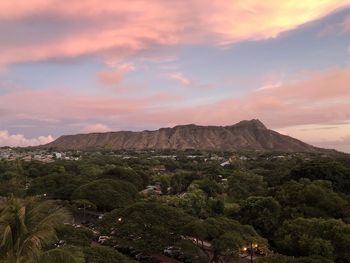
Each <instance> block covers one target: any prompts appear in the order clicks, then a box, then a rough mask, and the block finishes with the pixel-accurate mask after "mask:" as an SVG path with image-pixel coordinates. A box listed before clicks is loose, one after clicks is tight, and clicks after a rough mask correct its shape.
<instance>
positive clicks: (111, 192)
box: [72, 179, 137, 210]
mask: <svg viewBox="0 0 350 263" xmlns="http://www.w3.org/2000/svg"><path fill="white" fill-rule="evenodd" d="M136 198H137V190H136V188H135V187H134V185H132V184H131V183H129V182H126V181H122V180H111V179H102V180H96V181H93V182H90V183H87V184H84V185H82V186H80V187H79V188H78V189H76V190H75V191H74V193H73V195H72V199H73V200H81V199H85V200H88V201H90V202H91V203H93V204H95V205H96V207H97V208H98V209H102V210H112V209H113V208H117V207H125V206H127V205H129V204H131V203H132V202H133V201H135V200H136Z"/></svg>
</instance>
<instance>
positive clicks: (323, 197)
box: [275, 179, 347, 218]
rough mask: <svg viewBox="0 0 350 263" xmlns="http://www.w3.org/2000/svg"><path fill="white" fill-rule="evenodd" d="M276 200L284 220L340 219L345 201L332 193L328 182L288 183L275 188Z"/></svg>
mask: <svg viewBox="0 0 350 263" xmlns="http://www.w3.org/2000/svg"><path fill="white" fill-rule="evenodd" d="M275 198H276V200H278V201H279V203H280V204H281V205H282V206H283V207H284V212H283V213H284V217H285V218H296V217H340V216H341V215H342V213H343V210H344V208H345V206H346V205H347V201H346V200H344V199H343V198H342V197H341V196H340V195H339V194H338V193H336V192H334V191H333V189H332V185H331V183H330V182H328V181H321V180H319V181H310V180H309V179H301V180H300V181H299V182H296V181H289V182H287V183H285V184H283V185H282V186H280V187H278V188H277V191H276V194H275Z"/></svg>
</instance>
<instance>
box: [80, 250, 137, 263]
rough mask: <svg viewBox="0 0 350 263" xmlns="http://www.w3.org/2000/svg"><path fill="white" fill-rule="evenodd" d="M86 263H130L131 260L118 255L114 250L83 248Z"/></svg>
mask: <svg viewBox="0 0 350 263" xmlns="http://www.w3.org/2000/svg"><path fill="white" fill-rule="evenodd" d="M83 251H84V254H85V259H86V263H115V262H118V263H131V262H134V261H132V260H131V259H129V258H127V257H125V256H123V255H122V254H120V253H118V252H117V251H116V250H115V249H113V248H109V247H105V246H93V247H86V248H84V250H83Z"/></svg>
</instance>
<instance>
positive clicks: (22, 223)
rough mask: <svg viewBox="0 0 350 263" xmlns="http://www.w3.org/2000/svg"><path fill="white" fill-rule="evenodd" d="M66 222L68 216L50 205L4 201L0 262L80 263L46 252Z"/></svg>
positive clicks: (57, 252)
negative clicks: (58, 229) (57, 229)
mask: <svg viewBox="0 0 350 263" xmlns="http://www.w3.org/2000/svg"><path fill="white" fill-rule="evenodd" d="M67 220H69V214H68V212H67V211H66V210H65V209H64V208H61V207H58V206H57V205H55V204H54V203H53V202H52V201H42V202H38V201H37V200H35V199H26V200H23V199H16V198H12V199H10V200H8V201H7V202H6V203H5V204H3V205H2V207H1V208H0V262H7V263H19V262H21V263H22V262H24V263H34V262H62V263H63V262H80V261H79V258H77V257H75V256H73V255H72V254H71V253H69V252H68V251H66V250H60V249H51V250H46V248H49V247H50V246H51V247H52V244H53V243H54V242H55V241H56V240H57V237H56V228H57V227H58V226H60V225H62V223H63V222H65V221H67Z"/></svg>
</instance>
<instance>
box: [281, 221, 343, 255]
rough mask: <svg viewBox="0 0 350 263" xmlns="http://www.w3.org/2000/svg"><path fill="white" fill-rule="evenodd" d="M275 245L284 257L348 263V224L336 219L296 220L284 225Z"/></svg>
mask: <svg viewBox="0 0 350 263" xmlns="http://www.w3.org/2000/svg"><path fill="white" fill-rule="evenodd" d="M275 242H276V245H277V246H278V248H279V249H280V251H281V252H284V253H286V254H287V255H295V256H322V257H324V258H328V259H329V260H336V261H338V262H349V261H348V260H349V258H350V250H349V247H350V225H347V224H345V223H344V222H342V221H341V220H336V219H321V218H310V219H306V218H297V219H294V220H291V221H285V222H284V224H283V225H282V226H281V228H280V230H279V231H278V233H277V237H276V240H275Z"/></svg>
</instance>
